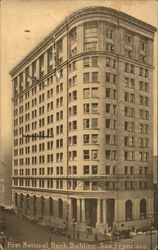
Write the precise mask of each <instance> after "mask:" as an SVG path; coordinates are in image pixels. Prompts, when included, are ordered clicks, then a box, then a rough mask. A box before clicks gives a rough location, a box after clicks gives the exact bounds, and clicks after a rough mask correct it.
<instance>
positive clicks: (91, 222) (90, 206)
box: [85, 199, 97, 227]
mask: <svg viewBox="0 0 158 250" xmlns="http://www.w3.org/2000/svg"><path fill="white" fill-rule="evenodd" d="M85 218H86V222H87V226H90V227H96V222H97V200H96V199H86V203H85Z"/></svg>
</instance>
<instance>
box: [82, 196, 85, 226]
mask: <svg viewBox="0 0 158 250" xmlns="http://www.w3.org/2000/svg"><path fill="white" fill-rule="evenodd" d="M82 222H85V199H84V198H83V199H82Z"/></svg>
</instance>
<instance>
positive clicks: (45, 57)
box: [44, 52, 48, 74]
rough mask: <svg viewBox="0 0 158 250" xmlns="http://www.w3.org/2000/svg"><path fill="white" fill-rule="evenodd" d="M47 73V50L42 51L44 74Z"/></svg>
mask: <svg viewBox="0 0 158 250" xmlns="http://www.w3.org/2000/svg"><path fill="white" fill-rule="evenodd" d="M47 73H48V52H45V53H44V74H47Z"/></svg>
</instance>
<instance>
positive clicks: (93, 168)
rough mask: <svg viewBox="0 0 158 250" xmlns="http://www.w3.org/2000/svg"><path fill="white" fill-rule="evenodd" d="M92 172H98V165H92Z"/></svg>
mask: <svg viewBox="0 0 158 250" xmlns="http://www.w3.org/2000/svg"><path fill="white" fill-rule="evenodd" d="M92 174H98V166H92Z"/></svg>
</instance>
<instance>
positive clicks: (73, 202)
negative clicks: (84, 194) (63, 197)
mask: <svg viewBox="0 0 158 250" xmlns="http://www.w3.org/2000/svg"><path fill="white" fill-rule="evenodd" d="M72 218H73V219H75V221H77V200H76V199H72Z"/></svg>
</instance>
